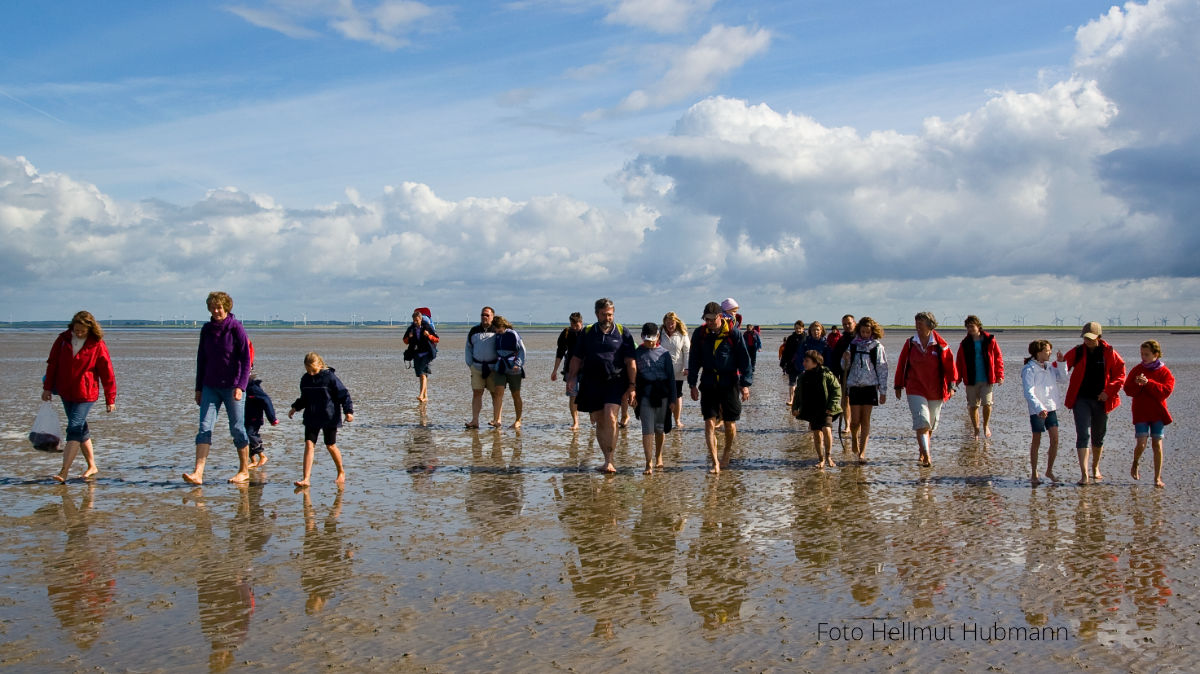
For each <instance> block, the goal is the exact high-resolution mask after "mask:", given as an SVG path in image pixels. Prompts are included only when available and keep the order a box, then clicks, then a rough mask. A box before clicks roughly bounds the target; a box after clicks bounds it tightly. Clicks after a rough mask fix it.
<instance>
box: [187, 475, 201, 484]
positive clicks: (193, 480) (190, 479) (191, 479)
mask: <svg viewBox="0 0 1200 674" xmlns="http://www.w3.org/2000/svg"><path fill="white" fill-rule="evenodd" d="M183 481H184V482H187V483H188V484H204V476H203V475H192V474H191V473H184V474H183Z"/></svg>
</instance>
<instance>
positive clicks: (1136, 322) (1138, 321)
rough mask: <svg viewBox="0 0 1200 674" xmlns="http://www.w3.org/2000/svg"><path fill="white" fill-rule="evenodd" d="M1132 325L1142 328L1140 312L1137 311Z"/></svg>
mask: <svg viewBox="0 0 1200 674" xmlns="http://www.w3.org/2000/svg"><path fill="white" fill-rule="evenodd" d="M1133 324H1134V325H1136V326H1138V327H1139V328H1140V327H1142V312H1140V311H1139V312H1138V315H1137V316H1134V317H1133Z"/></svg>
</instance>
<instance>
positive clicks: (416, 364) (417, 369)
mask: <svg viewBox="0 0 1200 674" xmlns="http://www.w3.org/2000/svg"><path fill="white" fill-rule="evenodd" d="M432 362H433V358H431V357H429V356H417V357H415V358H413V374H415V375H417V376H418V377H420V376H421V375H430V374H433V369H432V368H430V367H429V364H430V363H432Z"/></svg>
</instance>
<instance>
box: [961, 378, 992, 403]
mask: <svg viewBox="0 0 1200 674" xmlns="http://www.w3.org/2000/svg"><path fill="white" fill-rule="evenodd" d="M963 388H965V389H967V407H979V403H981V402H982V403H983V406H984V407H991V406H992V384H984V383H982V382H981V383H978V384H971V385H969V386H964V387H963Z"/></svg>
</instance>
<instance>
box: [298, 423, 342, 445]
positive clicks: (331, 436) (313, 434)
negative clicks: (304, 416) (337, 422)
mask: <svg viewBox="0 0 1200 674" xmlns="http://www.w3.org/2000/svg"><path fill="white" fill-rule="evenodd" d="M337 429H338V427H337V426H328V427H326V428H321V427H319V426H313V427H311V428H310V427H308V426H305V427H304V441H305V442H311V443H313V444H316V443H317V436H318V435H321V434H322V433H324V434H325V446H326V447H329V446H330V445H336V444H337Z"/></svg>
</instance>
